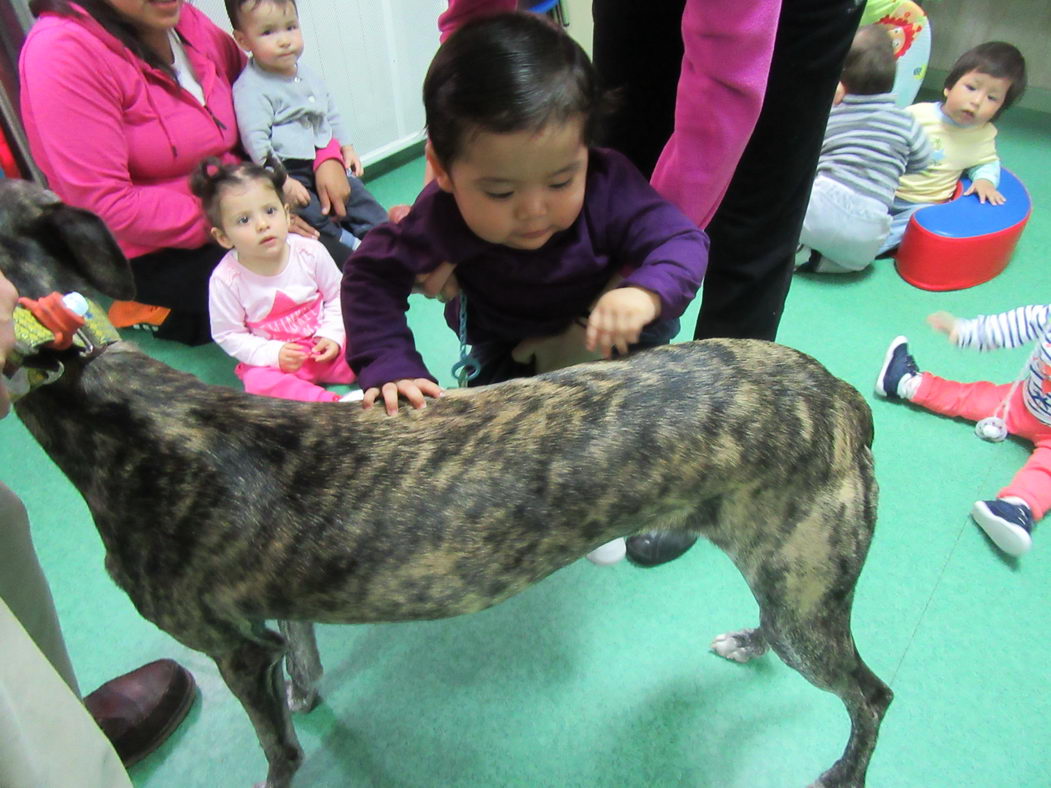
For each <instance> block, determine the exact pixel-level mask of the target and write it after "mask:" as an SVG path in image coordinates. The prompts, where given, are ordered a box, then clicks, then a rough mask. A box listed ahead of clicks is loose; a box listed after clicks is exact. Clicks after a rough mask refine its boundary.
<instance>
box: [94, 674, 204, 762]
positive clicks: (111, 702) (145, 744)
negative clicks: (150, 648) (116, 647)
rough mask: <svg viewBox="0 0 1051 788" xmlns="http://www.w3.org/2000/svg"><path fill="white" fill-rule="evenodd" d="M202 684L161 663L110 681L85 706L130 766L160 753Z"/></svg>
mask: <svg viewBox="0 0 1051 788" xmlns="http://www.w3.org/2000/svg"><path fill="white" fill-rule="evenodd" d="M196 687H197V685H196V684H195V683H194V680H193V676H192V675H191V674H190V671H188V670H186V668H184V667H182V666H181V665H180V664H179V663H177V662H175V661H174V660H171V659H159V660H157V661H156V662H151V663H150V664H148V665H143V666H142V667H141V668H139V669H137V670H133V671H132V672H131V673H125V674H124V675H123V676H117V678H115V679H110V680H109V681H107V682H106V683H105V684H103V685H102V686H101V687H99V688H98V689H97V690H95V691H94V692H92V693H91V694H90V695H88V696H87V697H86V698H84V705H85V706H86V707H87V709H88V712H90V714H91V716H92V717H93V718H94V719H95V722H96V723H97V724H98V726H99V727H100V728H101V729H102V732H103V733H105V734H106V738H108V739H109V740H110V743H111V744H112V745H113V749H115V750H116V751H117V755H119V756H120V759H121V761H122V762H123V763H124V766H125V767H128V766H131V765H132V764H135V763H137V762H139V761H140V760H142V759H143V758H145V757H146V756H147V755H149V754H150V753H151V752H153V751H154V750H156V749H157V748H158V747H159V746H160V745H161V743H162V742H163V741H164V740H165V739H167V738H168V736H169V735H170V734H171V732H172V731H174V730H175V729H176V728H178V727H179V723H180V722H182V720H183V718H184V717H185V716H186V713H187V712H188V711H189V710H190V706H192V705H193V699H194V696H195V695H196V694H197V693H196Z"/></svg>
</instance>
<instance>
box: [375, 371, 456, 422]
mask: <svg viewBox="0 0 1051 788" xmlns="http://www.w3.org/2000/svg"><path fill="white" fill-rule="evenodd" d="M444 393H445V390H444V389H443V388H442V387H441V386H439V385H438V384H437V383H435V382H434V381H433V380H428V379H427V378H415V379H413V378H403V379H402V380H396V381H392V382H390V383H384V384H383V386H382V388H377V387H376V386H373V387H372V388H370V389H366V390H365V396H364V397H363V398H362V400H361V407H362V408H364V409H365V410H368V409H369V408H371V407H372V406H373V405H375V404H376V400H377V399H379V397H380V395H381V394H382V396H383V404H384V405H385V406H386V410H387V415H388V416H393V415H395V414H396V413H397V412H398V395H401V396H402V397H405V399H407V400H408V401H409V404H410V405H411V406H412V407H413V408H416V409H417V410H418V409H419V408H425V407H427V403H426V402H425V401H424V397H435V398H437V397H440V396H441V395H442V394H444Z"/></svg>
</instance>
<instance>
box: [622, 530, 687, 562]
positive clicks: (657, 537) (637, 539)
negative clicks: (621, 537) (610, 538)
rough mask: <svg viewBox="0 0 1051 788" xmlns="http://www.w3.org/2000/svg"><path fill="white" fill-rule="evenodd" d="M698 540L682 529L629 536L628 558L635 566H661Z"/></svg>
mask: <svg viewBox="0 0 1051 788" xmlns="http://www.w3.org/2000/svg"><path fill="white" fill-rule="evenodd" d="M696 541H697V537H696V536H695V535H694V534H687V533H683V532H682V531H652V532H650V533H648V534H639V535H638V536H632V537H629V538H628V560H629V561H631V563H633V564H635V566H644V567H650V566H659V565H660V564H666V563H667V562H668V561H674V560H675V559H676V558H678V557H679V556H680V555H682V554H683V553H685V552H686V551H687V550H689V549H690V548H691V547H693V543H694V542H696Z"/></svg>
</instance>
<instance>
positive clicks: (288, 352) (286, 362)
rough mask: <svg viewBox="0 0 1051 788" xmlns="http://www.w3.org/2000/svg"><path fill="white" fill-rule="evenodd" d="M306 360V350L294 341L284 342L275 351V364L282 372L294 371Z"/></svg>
mask: <svg viewBox="0 0 1051 788" xmlns="http://www.w3.org/2000/svg"><path fill="white" fill-rule="evenodd" d="M306 360H307V352H306V351H305V350H304V349H303V348H302V346H300V345H297V344H296V343H295V342H286V343H285V344H283V345H282V346H281V350H279V351H278V353H277V366H278V368H279V369H280V370H281V371H282V372H295V371H296V370H297V369H299V368H300V367H301V366H303V362H305V361H306Z"/></svg>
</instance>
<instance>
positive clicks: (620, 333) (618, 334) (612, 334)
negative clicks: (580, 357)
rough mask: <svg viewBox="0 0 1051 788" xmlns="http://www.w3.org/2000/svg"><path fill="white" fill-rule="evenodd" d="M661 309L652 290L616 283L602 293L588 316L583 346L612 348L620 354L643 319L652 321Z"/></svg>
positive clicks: (610, 350)
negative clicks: (614, 288)
mask: <svg viewBox="0 0 1051 788" xmlns="http://www.w3.org/2000/svg"><path fill="white" fill-rule="evenodd" d="M660 312H661V302H660V298H659V297H658V296H657V294H656V293H654V292H652V291H650V290H646V289H644V288H641V287H618V288H617V289H616V290H610V291H609V292H608V293H606V294H605V295H603V296H602V297H601V298H600V299H599V300H598V302H596V304H595V306H594V307H593V308H592V310H591V316H590V317H588V330H587V340H586V343H585V344H586V347H587V349H588V350H591V351H598V352H600V353H602V355H603V357H605V358H609V357H610V356H612V355H613V349H614V348H616V350H617V352H619V353H620V354H621V355H624V354H626V353H627V352H628V345H630V344H632V343H633V342H637V341H638V339H639V334H640V333H642V329H643V327H644V326H645V325H646V324H647V323H651V322H653V321H654V320H655V319H656V318H657V316H658V315H659V314H660Z"/></svg>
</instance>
